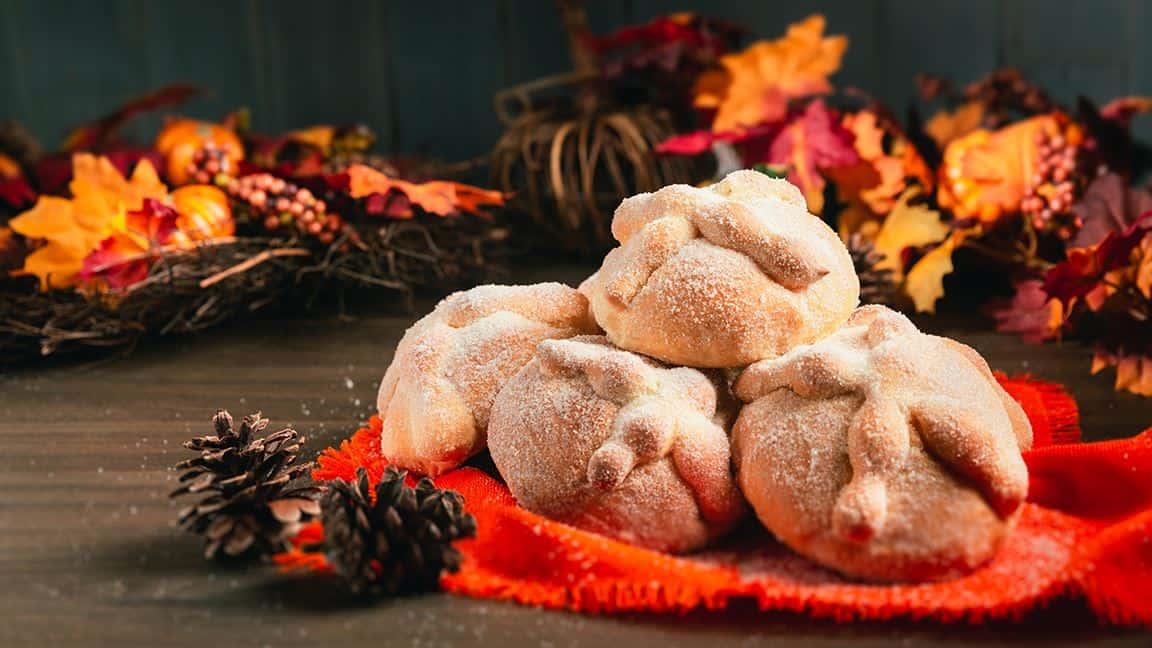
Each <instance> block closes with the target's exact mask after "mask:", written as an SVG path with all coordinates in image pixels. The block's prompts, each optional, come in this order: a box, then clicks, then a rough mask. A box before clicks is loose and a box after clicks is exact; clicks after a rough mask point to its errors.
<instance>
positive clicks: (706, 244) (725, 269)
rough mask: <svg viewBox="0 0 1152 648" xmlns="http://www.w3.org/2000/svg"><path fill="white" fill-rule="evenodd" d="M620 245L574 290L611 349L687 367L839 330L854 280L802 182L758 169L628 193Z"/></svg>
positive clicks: (856, 290) (852, 301)
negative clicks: (710, 181) (584, 298)
mask: <svg viewBox="0 0 1152 648" xmlns="http://www.w3.org/2000/svg"><path fill="white" fill-rule="evenodd" d="M612 235H613V236H614V237H615V238H616V240H618V241H619V242H620V247H618V248H616V249H614V250H612V251H611V252H609V253H608V256H607V257H605V259H604V263H603V265H602V266H601V267H600V269H599V271H597V272H596V274H594V275H593V276H592V277H590V278H589V279H588V280H587V281H585V282H584V284H583V285H582V286H581V288H580V289H581V291H582V292H584V293H585V294H587V295H588V298H589V302H590V304H591V308H592V313H593V315H594V316H595V318H596V321H597V322H598V323H599V324H600V326H601V328H603V329H604V331H605V332H606V333H607V335H608V338H609V339H610V340H611V341H612V342H613V343H614V344H616V345H617V346H620V347H621V348H624V349H628V350H630V351H635V352H637V353H643V354H646V355H650V356H653V357H655V358H659V359H661V360H664V361H666V362H670V363H673V364H680V365H687V366H692V367H738V366H743V365H747V364H750V363H752V362H755V361H757V360H762V359H765V358H773V357H776V356H778V355H780V354H782V353H784V352H786V351H788V350H789V349H791V348H792V347H794V346H796V345H797V344H803V343H806V342H812V341H814V340H817V339H819V338H821V337H823V336H825V335H827V334H829V333H831V332H832V331H834V330H836V328H837V327H839V326H840V325H841V324H843V323H844V321H845V320H846V319H847V318H848V315H849V314H850V313H851V312H852V309H853V308H855V307H856V305H857V303H858V300H859V296H860V282H859V281H858V280H857V278H856V273H855V271H854V269H853V265H852V259H851V257H850V256H849V255H848V251H847V249H845V247H844V245H843V243H842V242H841V241H840V239H839V238H838V237H837V236H836V234H835V233H834V232H833V231H832V230H831V228H829V227H828V226H827V225H826V224H825V223H824V222H823V221H821V220H820V219H819V218H817V217H815V216H813V215H811V214H809V213H808V209H807V206H806V204H805V202H804V197H803V195H801V193H800V190H799V189H797V188H796V187H794V186H793V185H791V184H789V183H788V181H786V180H780V179H775V178H770V177H768V176H767V175H764V174H763V173H759V172H757V171H735V172H733V173H731V174H729V175H728V177H726V178H725V179H724V180H722V181H720V182H718V183H716V184H715V185H712V186H711V187H708V188H705V189H698V188H696V187H691V186H688V185H670V186H667V187H664V188H663V189H660V190H659V191H656V192H654V193H644V194H639V195H636V196H632V197H631V198H627V199H625V200H624V202H623V203H621V204H620V207H619V208H617V210H616V214H615V216H614V217H613V220H612Z"/></svg>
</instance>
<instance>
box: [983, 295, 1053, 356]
mask: <svg viewBox="0 0 1152 648" xmlns="http://www.w3.org/2000/svg"><path fill="white" fill-rule="evenodd" d="M1063 312H1064V311H1063V309H1062V308H1061V306H1060V302H1058V301H1056V300H1054V299H1052V298H1051V297H1049V296H1048V293H1046V292H1044V282H1042V281H1040V280H1039V279H1029V280H1027V281H1021V282H1019V283H1017V284H1016V294H1015V295H1013V296H1012V299H1011V300H1006V301H1005V302H1004V303H1001V304H998V305H995V306H993V308H992V316H993V317H994V318H996V330H997V331H1000V332H1001V333H1011V334H1014V335H1018V336H1020V339H1022V340H1024V341H1025V342H1031V343H1033V344H1036V343H1039V342H1043V341H1045V340H1051V339H1054V338H1056V337H1057V336H1058V334H1059V333H1060V328H1061V326H1062V325H1063Z"/></svg>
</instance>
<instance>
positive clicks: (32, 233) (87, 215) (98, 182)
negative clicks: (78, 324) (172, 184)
mask: <svg viewBox="0 0 1152 648" xmlns="http://www.w3.org/2000/svg"><path fill="white" fill-rule="evenodd" d="M69 189H70V190H71V192H72V198H71V199H68V198H61V197H58V196H41V197H40V199H39V200H38V201H37V202H36V204H35V205H34V206H33V207H32V208H31V209H29V210H28V211H26V212H24V213H22V214H20V215H19V216H17V217H16V218H13V219H12V220H11V222H10V223H9V225H10V226H11V228H12V230H13V231H15V232H17V233H18V234H21V235H23V236H24V237H26V238H28V239H30V240H31V241H33V242H34V243H35V245H36V247H35V250H33V252H32V253H31V254H29V255H28V256H27V257H26V258H25V259H24V266H23V268H22V269H21V270H19V271H18V272H22V273H24V274H32V275H36V276H37V277H39V278H40V287H41V289H42V290H51V289H54V288H69V287H72V286H75V285H76V284H77V283H79V282H80V280H81V276H80V275H81V270H82V269H83V266H84V259H85V258H86V257H87V256H88V255H89V254H90V253H92V252H93V251H94V250H97V249H99V248H101V247H102V243H103V242H104V241H105V240H106V239H108V238H110V237H113V236H116V237H118V240H119V241H120V244H119V245H117V246H116V247H115V249H112V248H109V250H110V251H111V252H116V251H121V250H127V249H129V248H131V247H133V246H132V245H129V244H128V242H129V241H131V240H132V239H133V237H136V239H137V240H135V243H134V247H135V248H141V247H143V248H145V249H146V248H147V246H148V242H147V241H144V242H141V240H139V235H138V234H137V233H135V232H134V230H135V229H136V228H137V227H138V226H139V224H138V223H134V222H132V216H131V215H132V214H134V213H136V212H139V211H140V210H141V209H142V208H143V207H144V204H145V202H146V201H148V200H156V201H158V202H160V203H163V204H165V205H168V204H170V203H171V202H172V200H171V197H170V196H169V194H168V188H167V187H166V186H165V185H164V183H163V182H161V181H160V178H159V176H158V175H157V174H156V169H155V168H153V167H152V164H151V163H150V162H149V161H147V160H141V161H140V162H139V163H138V164H137V165H136V168H135V169H133V171H132V175H131V177H129V178H125V177H124V176H123V175H122V174H121V173H120V171H118V170H117V169H116V167H115V166H114V165H113V164H112V163H111V162H110V161H109V160H108V159H107V158H105V157H99V156H95V155H91V154H89V153H77V154H76V155H73V156H72V182H71V184H70V185H69ZM228 218H229V219H230V218H231V214H230V213H229V214H228ZM165 238H167V237H165ZM193 240H195V239H193ZM104 247H106V246H104ZM109 250H106V251H109Z"/></svg>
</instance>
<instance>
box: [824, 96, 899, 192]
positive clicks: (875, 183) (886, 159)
mask: <svg viewBox="0 0 1152 648" xmlns="http://www.w3.org/2000/svg"><path fill="white" fill-rule="evenodd" d="M842 123H843V125H844V128H845V129H846V130H848V131H849V132H851V133H852V135H853V136H854V138H855V139H854V140H853V146H854V147H855V149H856V154H857V155H858V156H859V158H860V159H859V161H858V162H857V163H856V164H852V165H848V166H840V167H835V168H832V169H830V170H829V175H830V176H831V177H832V180H833V181H834V182H835V183H836V190H837V193H838V194H839V195H840V197H841V198H842V199H844V200H846V201H848V202H849V203H852V202H862V203H864V204H865V205H866V206H867V207H868V209H869V210H871V211H872V212H874V213H876V214H886V213H888V212H889V211H891V210H892V207H894V206H895V204H896V200H897V199H898V198H899V196H900V194H901V193H903V191H904V188H905V187H906V186H907V183H906V182H905V176H906V175H907V172H906V169H905V161H904V159H903V157H902V156H896V155H888V154H887V153H886V152H885V151H884V135H885V133H884V129H882V128H881V127H880V126H879V121H878V119H877V116H876V113H874V112H872V111H870V110H864V111H861V112H858V113H849V114H846V115H844V117H843V120H842Z"/></svg>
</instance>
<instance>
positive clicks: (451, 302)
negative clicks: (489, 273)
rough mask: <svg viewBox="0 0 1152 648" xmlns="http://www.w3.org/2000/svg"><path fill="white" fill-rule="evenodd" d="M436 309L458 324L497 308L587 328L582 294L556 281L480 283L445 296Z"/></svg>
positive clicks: (557, 324) (564, 325)
mask: <svg viewBox="0 0 1152 648" xmlns="http://www.w3.org/2000/svg"><path fill="white" fill-rule="evenodd" d="M436 311H437V312H439V313H441V316H442V317H443V318H444V322H445V323H447V324H448V325H449V326H452V327H455V328H460V327H462V326H467V325H469V324H471V323H472V322H475V321H476V320H478V319H481V318H483V317H486V316H488V315H491V314H492V313H495V312H498V311H508V312H511V313H516V314H518V315H521V316H523V317H525V318H526V319H530V320H533V321H536V322H541V323H543V324H548V325H551V326H555V327H558V328H580V329H591V328H592V327H590V326H589V325H588V324H587V322H588V317H589V316H588V303H587V300H586V298H585V297H584V296H583V295H580V294H579V293H575V292H574V291H573V290H572V289H571V288H569V287H568V286H564V285H562V284H556V283H543V284H534V285H530V286H480V287H478V288H473V289H472V290H470V291H467V292H466V293H456V294H454V295H451V296H449V297H448V298H447V299H445V300H444V301H443V302H442V303H441V304H440V305H439V306H438V307H437V308H436Z"/></svg>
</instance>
